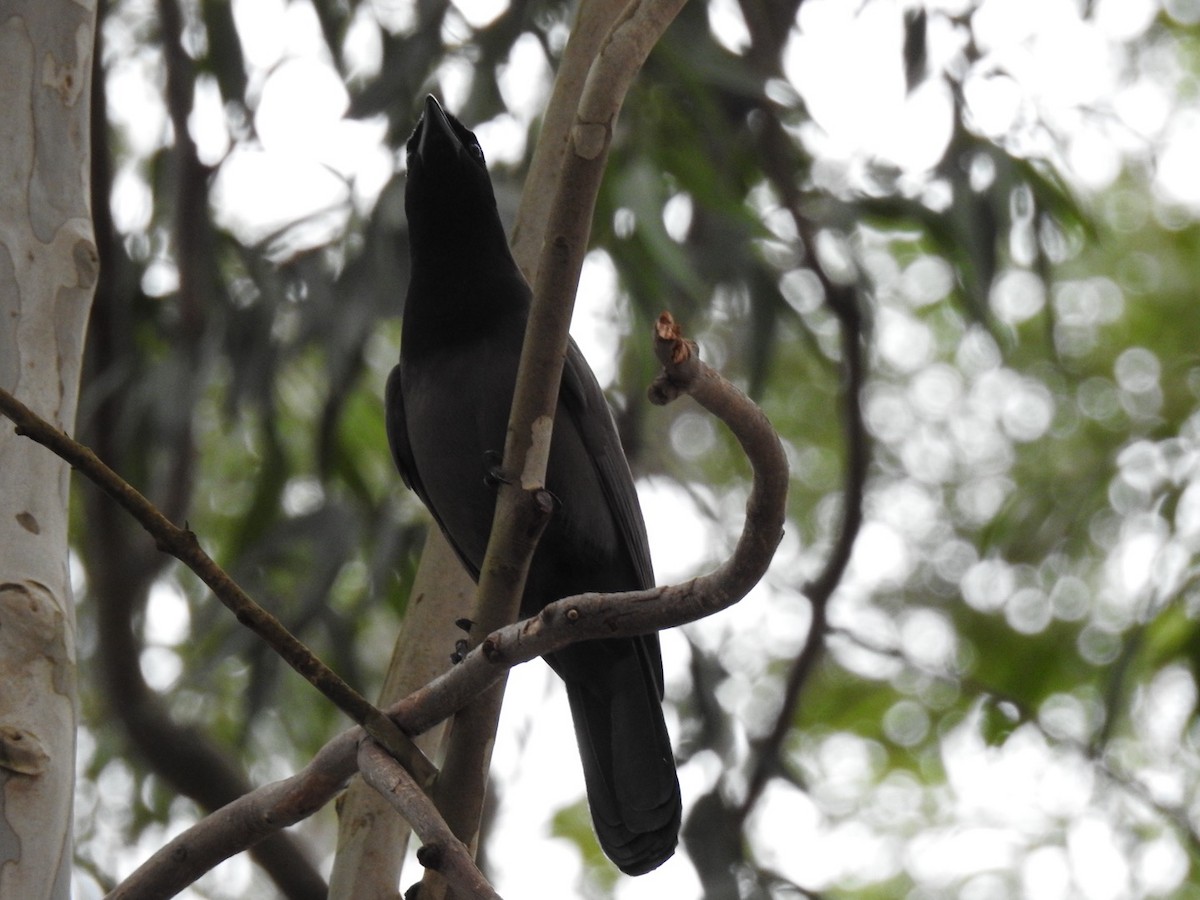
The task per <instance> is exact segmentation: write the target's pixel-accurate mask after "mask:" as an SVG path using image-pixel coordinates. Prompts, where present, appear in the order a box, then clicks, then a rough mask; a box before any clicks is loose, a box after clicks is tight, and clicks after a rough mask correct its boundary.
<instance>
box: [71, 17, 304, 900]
mask: <svg viewBox="0 0 1200 900" xmlns="http://www.w3.org/2000/svg"><path fill="white" fill-rule="evenodd" d="M105 12H106V4H103V3H102V4H101V5H100V8H99V10H98V14H99V15H100V17H101V20H102V19H103V16H104V14H105ZM159 18H160V23H161V30H162V42H163V47H164V53H163V58H164V63H165V69H166V76H167V85H168V89H167V103H168V111H169V113H170V116H171V122H172V125H173V128H174V130H175V141H174V144H173V146H172V148H171V150H170V151H169V156H168V159H169V162H170V168H171V173H172V176H171V179H170V182H171V185H172V195H173V199H172V203H171V210H172V229H173V231H172V234H173V239H172V242H173V249H172V252H173V254H174V257H175V259H176V262H177V265H178V271H179V295H178V297H179V299H178V303H179V306H180V309H181V310H182V309H184V308H186V309H189V310H192V312H191V313H190V314H189V315H188V317H187V322H188V327H180V328H176V329H174V330H173V331H172V332H171V333H170V334H169V335H167V339H168V340H169V341H170V343H171V358H172V359H174V360H177V361H178V362H179V371H181V372H186V373H188V377H187V379H186V380H184V379H180V380H178V381H176V382H175V384H174V387H175V388H176V393H175V394H174V395H173V402H174V403H175V404H176V408H177V409H178V410H185V409H190V404H191V400H190V399H189V398H191V397H194V396H195V394H196V393H197V390H198V385H202V384H203V383H204V381H205V379H204V375H203V359H202V356H203V354H202V352H201V347H202V346H203V341H202V333H203V330H204V329H203V328H202V327H201V325H202V323H203V322H204V321H205V313H206V311H208V310H209V309H210V307H211V305H212V304H213V302H214V292H213V287H214V285H215V283H216V282H215V278H214V277H213V274H212V273H214V272H215V271H216V264H215V262H214V244H215V241H214V233H213V229H212V225H211V222H210V221H209V215H208V191H209V175H210V172H209V171H208V169H207V167H206V166H204V165H202V164H201V162H200V160H199V157H198V154H197V151H196V146H195V143H194V141H192V139H191V136H190V134H189V133H188V129H187V121H188V116H189V113H190V112H191V110H192V98H193V94H194V85H195V71H194V70H195V63H194V62H193V61H192V60H191V58H190V57H189V56H188V55H187V53H186V52H185V51H184V49H183V45H182V30H183V22H182V16H181V14H180V9H179V6H178V3H177V2H168V0H162V2H161V3H160V7H159ZM104 31H105V29H104V28H103V27H98V28H97V29H96V48H95V52H94V54H93V65H94V70H93V76H92V133H91V164H92V211H93V213H92V214H93V221H94V227H95V232H96V244H97V250H98V252H99V255H100V271H101V278H100V280H99V282H98V283H97V289H96V298H95V303H94V304H93V307H92V316H91V320H90V323H89V328H88V338H87V353H86V357H85V361H86V366H87V369H86V372H87V374H86V376H85V378H84V390H85V394H84V404H83V410H84V414H83V415H81V423H82V426H83V427H85V428H86V429H87V433H88V434H89V441H90V442H91V443H92V445H93V446H94V447H95V449H96V451H97V453H98V454H99V456H100V457H101V458H103V459H105V460H108V461H109V462H110V463H112V464H113V465H114V466H116V467H117V468H119V469H121V470H123V471H125V472H126V473H133V472H137V473H140V474H141V476H142V478H143V481H144V483H145V484H146V485H147V488H146V490H147V493H148V494H149V495H150V496H152V497H155V499H156V500H157V502H158V504H159V506H160V508H162V509H163V511H164V514H165V515H166V516H167V518H169V519H172V520H175V521H178V520H180V519H182V518H183V517H184V516H185V515H186V510H187V508H188V507H189V506H190V504H191V502H192V494H193V491H194V487H195V480H194V477H193V475H194V465H195V459H196V454H195V435H194V429H193V426H192V422H191V416H190V414H183V415H181V414H178V413H177V412H172V413H171V414H169V415H166V416H158V417H152V419H153V421H154V422H155V425H156V427H155V430H154V432H153V435H154V437H153V439H151V440H147V439H146V435H145V433H143V432H141V429H140V428H139V429H133V428H130V427H129V425H130V422H131V420H132V419H133V418H134V417H136V416H140V415H145V412H144V411H141V410H139V408H138V400H137V399H136V393H137V392H136V391H130V390H127V387H129V386H130V385H133V384H136V383H137V382H138V381H139V380H140V379H142V378H143V377H144V375H145V371H144V368H143V367H144V359H143V358H142V356H141V355H140V353H139V351H137V350H136V349H135V347H134V344H135V343H136V336H137V333H138V329H135V328H134V327H133V324H132V320H133V318H134V315H135V313H134V310H135V309H137V308H138V307H139V305H140V304H141V303H142V302H143V301H144V298H143V297H142V296H141V294H140V290H139V287H138V276H137V273H135V272H134V271H133V267H132V266H131V264H130V260H129V257H128V255H127V251H126V249H125V247H124V245H123V244H122V241H121V237H120V235H118V234H117V232H116V228H115V226H114V224H113V220H112V213H111V209H110V194H111V190H112V178H113V176H112V158H111V153H110V148H109V138H110V129H109V127H108V120H107V92H106V90H105V88H106V85H105V71H104V67H103V59H104V56H105V54H104V53H103V34H104ZM184 320H185V319H184V316H182V315H181V316H180V317H179V320H178V322H179V324H181V325H182V324H183V323H184ZM179 391H182V392H183V396H180V395H179V393H178V392H179ZM135 432H137V434H136V437H133V438H132V439H131V434H133V433H135ZM158 463H162V465H157V464H158ZM81 500H82V502H83V503H84V504H85V507H84V508H85V510H86V513H85V518H86V520H87V523H88V528H87V529H86V531H85V533H84V534H83V536H82V540H83V550H84V552H83V560H84V564H85V566H86V567H87V573H88V585H89V589H88V593H89V596H90V598H91V599H92V603H93V606H94V609H95V614H96V620H97V623H96V624H97V631H96V634H97V653H96V655H97V663H98V665H97V667H96V668H97V676H98V681H99V684H100V685H101V687H102V690H103V694H104V696H105V701H106V705H107V708H108V710H109V713H110V716H111V718H112V719H113V720H114V721H115V722H117V723H118V724H119V725H120V726H121V728H122V729H123V730H124V732H125V734H126V737H127V740H128V742H129V744H130V745H131V749H132V752H134V753H135V754H137V755H139V756H141V757H142V758H143V759H144V760H145V761H146V763H147V764H148V766H149V768H150V770H151V771H153V772H154V773H155V774H156V775H158V776H159V777H161V778H162V779H163V780H164V782H165V783H166V784H168V785H169V786H170V787H171V788H172V789H173V790H176V791H178V792H179V793H180V794H182V795H184V796H186V797H188V798H190V799H192V800H193V801H195V802H196V803H197V804H198V805H199V806H200V807H201V809H203V810H204V811H205V812H206V813H208V812H212V811H213V810H216V809H219V808H220V807H222V806H224V805H225V804H227V803H229V802H230V801H231V800H234V799H236V798H237V797H240V796H242V795H243V794H245V793H246V792H248V791H250V790H251V789H252V785H251V783H250V781H249V779H248V778H247V777H246V774H245V770H244V768H243V767H242V766H241V765H240V763H239V761H238V760H237V759H236V758H235V757H234V755H233V754H232V753H230V752H229V750H228V749H227V748H225V747H223V746H221V745H220V744H219V743H218V742H216V741H215V740H213V739H212V738H211V737H210V735H208V734H207V733H206V732H204V731H203V730H202V729H200V728H197V727H194V726H190V725H186V724H182V723H180V722H178V721H177V720H176V719H175V718H173V716H172V715H171V713H170V710H169V709H168V707H167V704H166V703H165V702H164V701H163V698H162V697H161V696H159V695H158V693H156V692H155V691H153V690H152V689H151V688H150V687H149V686H148V685H147V684H146V681H145V678H144V677H143V675H142V672H141V668H140V666H139V665H138V660H139V658H140V656H141V652H142V649H143V647H142V640H141V637H140V635H139V633H138V631H137V629H136V627H135V624H134V623H135V622H136V621H137V618H138V613H139V612H140V611H141V610H143V609H144V608H145V603H146V598H147V596H148V594H149V590H150V587H151V585H152V584H153V583H154V581H155V579H156V578H158V577H160V575H161V572H162V570H163V568H164V567H165V565H166V562H167V560H168V557H165V556H163V555H161V554H158V553H156V552H155V550H154V547H153V546H152V545H151V544H150V542H148V541H146V540H144V539H143V538H142V537H141V536H140V535H139V534H138V533H137V528H136V526H135V525H134V523H133V521H132V520H130V519H129V518H128V517H127V516H125V515H124V514H123V513H122V512H121V511H120V510H119V509H118V508H117V507H116V506H115V505H114V504H112V503H109V502H108V500H107V498H105V497H104V496H103V495H102V494H101V493H100V492H99V491H96V490H93V489H89V490H85V491H83V492H81ZM251 855H252V857H253V859H254V861H255V863H256V864H257V865H258V866H260V867H261V868H262V870H263V871H264V872H265V873H266V875H267V876H268V877H269V878H270V879H271V881H273V882H274V884H275V886H276V887H277V888H278V889H279V891H280V893H281V894H282V895H283V896H285V897H287V898H289V900H316V898H323V897H324V896H325V894H326V885H325V879H324V878H322V877H321V874H320V872H318V871H317V868H316V866H315V865H314V864H313V862H312V861H311V860H310V858H309V854H308V853H307V852H306V851H305V848H304V847H303V846H302V845H301V843H300V842H299V841H298V840H296V839H294V838H293V837H292V836H290V835H286V834H282V833H279V834H275V835H272V836H271V837H270V838H269V839H267V840H265V841H263V842H261V843H260V844H258V845H256V846H255V847H254V848H253V849H252V850H251Z"/></svg>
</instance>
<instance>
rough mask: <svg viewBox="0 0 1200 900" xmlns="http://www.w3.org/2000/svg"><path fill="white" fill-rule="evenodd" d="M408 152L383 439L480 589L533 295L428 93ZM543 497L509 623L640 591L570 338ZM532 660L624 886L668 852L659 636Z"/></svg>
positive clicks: (461, 140)
mask: <svg viewBox="0 0 1200 900" xmlns="http://www.w3.org/2000/svg"><path fill="white" fill-rule="evenodd" d="M407 149H408V182H407V186H406V189H405V190H406V193H405V209H406V211H407V213H408V233H409V244H410V247H411V255H412V275H411V280H410V282H409V286H408V300H407V302H406V305H405V309H404V329H403V332H402V336H401V342H400V364H399V365H398V366H396V367H395V369H393V370H392V374H391V376H390V377H389V378H388V383H387V432H388V441H389V443H390V444H391V448H392V455H393V457H394V458H395V461H396V466H397V468H399V470H400V475H401V476H402V477H403V479H404V482H405V484H407V485H408V486H409V487H410V488H411V489H412V490H414V491H416V493H417V495H418V496H419V497H420V498H421V500H422V501H424V503H425V505H426V506H427V507H428V508H429V511H430V512H431V513H432V514H433V517H434V519H435V520H436V521H437V523H438V525H439V526H441V529H442V531H443V532H444V533H445V535H446V537H447V539H448V540H449V542H450V544H451V546H453V547H454V549H455V551H456V552H457V554H458V557H459V559H461V560H462V562H463V565H464V566H466V568H467V570H468V571H469V572H470V573H471V574H472V576H474V577H475V578H476V579H477V580H478V578H479V569H480V566H481V565H482V563H483V555H484V551H485V550H486V548H487V541H488V534H489V532H490V530H491V524H492V513H493V510H494V508H495V502H496V492H495V487H494V483H495V482H494V478H493V477H492V470H493V469H494V467H495V465H496V460H498V459H499V455H500V454H501V453H502V452H503V449H504V438H505V433H506V431H507V427H508V415H509V410H510V408H511V406H512V396H513V389H514V386H515V384H516V376H517V364H518V360H519V358H520V354H521V342H522V339H523V337H524V334H525V323H526V320H527V318H528V315H529V304H530V299H531V294H530V290H529V286H528V284H527V283H526V281H525V278H524V276H523V275H522V274H521V272H520V270H519V269H518V268H517V265H516V263H515V262H514V261H513V258H512V254H511V252H510V251H509V248H508V241H507V239H506V237H505V234H504V227H503V225H502V224H501V223H500V216H499V213H498V212H497V210H496V198H495V195H494V193H493V191H492V183H491V179H490V178H489V177H488V171H487V167H486V165H485V164H484V159H483V151H482V149H480V146H479V142H478V141H477V140H476V139H475V135H474V134H472V133H471V132H470V131H468V130H467V128H465V127H464V126H463V125H462V123H460V122H459V121H458V120H457V119H456V118H454V117H453V116H451V115H448V114H447V113H446V112H444V111H443V110H442V108H441V106H439V105H438V102H437V101H436V100H435V99H434V98H433V97H428V98H426V100H425V111H424V114H423V115H422V116H421V119H420V120H419V121H418V122H417V127H416V130H414V131H413V133H412V136H411V137H410V138H409V139H408V148H407ZM546 487H547V488H548V489H549V490H550V491H551V493H553V494H554V496H555V497H556V498H557V500H558V502H559V505H558V508H557V509H556V510H555V512H554V514H553V516H552V517H551V519H550V522H549V524H548V525H547V527H546V530H545V532H544V534H543V536H542V539H541V542H540V543H539V544H538V548H537V551H536V553H535V554H534V557H533V560H532V564H531V567H530V571H529V578H528V581H527V583H526V588H525V594H524V597H523V598H522V603H521V614H522V615H523V616H529V615H533V614H535V613H537V612H538V611H539V610H540V609H541V608H542V607H543V606H545V605H546V604H547V603H550V602H552V601H554V600H557V599H560V598H562V597H568V596H571V595H572V594H578V593H582V592H585V591H626V590H638V589H642V588H648V587H652V586H653V584H654V575H653V571H652V569H651V565H650V549H649V546H648V543H647V540H646V527H645V524H644V523H643V521H642V513H641V507H640V506H639V505H638V499H637V492H636V491H635V490H634V486H633V478H632V476H631V475H630V472H629V464H628V463H627V462H626V459H625V454H624V452H623V451H622V449H621V443H620V440H619V438H618V437H617V430H616V426H615V425H614V423H613V419H612V413H611V412H610V411H609V408H608V405H607V403H606V401H605V399H604V394H603V393H602V391H601V390H600V386H599V384H598V383H597V382H596V376H595V375H593V374H592V370H591V369H590V368H589V367H588V364H587V362H586V361H585V360H584V358H583V355H582V354H581V353H580V352H579V348H578V347H576V346H575V343H574V341H572V342H571V344H570V348H569V349H568V351H567V358H566V364H565V366H564V369H563V380H562V387H561V389H560V392H559V397H558V407H557V410H556V412H555V420H554V436H553V439H552V441H551V449H550V460H549V465H548V467H547V471H546ZM546 661H547V662H548V663H549V664H550V666H551V667H552V668H553V669H554V671H555V672H557V673H558V675H559V676H560V677H561V678H562V680H563V681H564V682H565V683H566V688H567V698H568V700H569V701H570V706H571V716H572V719H573V720H574V725H575V736H576V739H577V741H578V743H579V753H580V757H581V758H582V761H583V774H584V779H585V781H586V784H587V795H588V803H589V805H590V807H591V811H592V821H593V823H594V825H595V828H596V835H597V837H598V838H599V841H600V846H601V847H603V848H604V852H605V853H606V854H607V855H608V857H609V859H611V860H612V861H613V862H614V863H616V865H617V866H618V867H619V868H620V869H621V870H622V871H623V872H625V873H627V874H630V875H640V874H642V873H645V872H649V871H650V870H651V869H654V868H657V867H658V866H659V865H661V864H662V863H663V862H665V861H666V860H667V859H668V858H669V857H670V856H671V854H672V853H674V852H675V844H676V842H677V839H678V835H679V822H680V811H681V807H680V798H679V781H678V779H677V778H676V775H675V763H674V757H673V755H672V752H671V741H670V738H669V737H668V735H667V728H666V725H665V723H664V721H663V713H662V695H663V675H662V657H661V654H660V651H659V645H658V636H657V635H646V636H643V637H637V638H619V639H604V640H597V641H587V642H582V643H577V644H574V645H572V646H570V647H568V648H566V649H564V650H561V651H559V652H557V653H555V654H552V655H550V656H547V657H546Z"/></svg>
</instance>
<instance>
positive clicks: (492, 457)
mask: <svg viewBox="0 0 1200 900" xmlns="http://www.w3.org/2000/svg"><path fill="white" fill-rule="evenodd" d="M483 470H484V475H483V483H484V484H486V485H487V486H488V487H490V488H494V487H499V486H500V485H502V484H512V479H511V478H509V477H508V476H507V475H505V474H504V454H503V453H498V452H496V451H495V450H485V451H484V454H483Z"/></svg>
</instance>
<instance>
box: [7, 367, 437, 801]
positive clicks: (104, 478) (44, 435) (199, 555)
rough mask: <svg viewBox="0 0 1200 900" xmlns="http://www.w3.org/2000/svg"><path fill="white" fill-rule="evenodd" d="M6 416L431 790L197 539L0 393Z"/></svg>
mask: <svg viewBox="0 0 1200 900" xmlns="http://www.w3.org/2000/svg"><path fill="white" fill-rule="evenodd" d="M0 413H3V414H4V415H5V416H7V417H8V418H9V419H11V420H12V421H13V422H14V424H16V426H17V429H16V431H17V434H19V435H22V436H24V437H27V438H29V439H30V440H32V441H35V442H37V443H39V444H41V445H42V446H43V447H46V448H47V449H49V450H51V451H52V452H54V453H56V454H57V455H58V456H60V457H62V458H63V459H65V460H66V461H67V462H69V463H70V464H71V465H72V466H73V467H74V468H76V469H78V470H79V471H80V472H82V473H83V474H84V475H86V476H87V477H88V478H90V479H91V480H92V481H93V482H95V484H96V485H98V486H99V487H100V489H101V490H103V491H104V492H105V493H106V494H108V495H109V496H110V497H112V498H113V499H114V500H116V501H117V503H119V504H120V505H121V506H122V507H124V508H125V510H126V511H128V512H129V514H130V515H132V516H133V517H134V518H135V519H137V521H138V522H139V523H140V524H141V526H142V527H143V528H145V529H146V531H148V532H149V533H150V535H151V537H153V538H154V543H155V546H157V547H158V549H159V550H161V551H162V552H164V553H168V554H170V555H171V556H173V557H175V558H176V559H178V560H179V561H180V562H182V563H183V564H184V565H186V566H187V567H188V568H189V569H191V570H192V571H193V572H195V573H196V575H197V576H198V577H199V578H200V580H201V581H203V582H204V583H205V584H206V585H208V587H209V589H210V590H212V592H213V594H215V595H216V597H217V599H218V600H220V601H221V603H223V604H224V605H225V606H226V607H227V608H228V609H229V611H230V612H232V613H233V614H234V615H235V616H237V619H238V621H239V622H241V623H242V624H243V625H245V626H246V627H247V628H249V629H250V630H251V631H253V632H254V633H255V634H257V635H258V636H259V637H261V638H262V639H263V640H264V641H266V642H267V643H268V644H269V645H270V646H271V648H272V649H273V650H275V652H276V653H278V654H279V655H280V656H281V657H283V659H284V661H286V662H287V664H288V665H290V666H291V667H292V668H293V669H295V670H296V671H297V672H299V673H300V674H301V675H303V676H304V677H305V678H306V679H307V680H308V681H309V683H310V684H312V685H313V686H314V687H315V688H317V690H319V691H320V692H321V693H322V694H324V695H325V696H326V697H328V698H329V699H330V700H331V701H332V702H333V703H334V704H335V705H336V706H337V707H338V709H340V710H342V711H343V712H344V713H346V715H348V716H349V717H350V718H351V719H353V720H354V721H355V722H357V723H359V724H360V725H362V726H363V727H364V728H365V729H366V730H367V732H368V733H369V734H370V735H371V736H372V737H373V738H375V739H376V740H377V741H379V743H380V744H382V745H383V746H385V747H386V748H387V749H388V752H389V753H391V754H392V755H394V756H395V757H396V758H397V759H398V760H400V762H401V763H402V764H403V765H404V767H405V768H406V769H408V770H409V771H410V772H412V773H413V777H414V778H416V779H417V781H418V783H420V784H421V785H422V786H425V787H428V786H429V785H430V784H432V783H433V779H434V777H435V776H436V775H437V769H436V768H435V767H434V765H433V763H431V762H430V761H429V760H428V759H426V757H425V755H424V754H423V753H422V752H421V751H420V750H418V749H417V747H416V746H415V745H414V744H413V742H412V741H411V740H410V739H409V737H408V736H407V735H405V734H404V733H403V732H401V731H400V730H399V729H398V728H397V727H396V725H395V723H393V722H392V721H391V720H389V719H388V717H387V716H385V715H384V714H383V713H382V712H380V711H379V710H378V709H377V708H376V707H374V706H372V705H371V704H370V703H368V702H367V700H366V699H365V698H364V697H363V696H362V695H361V694H359V693H358V692H357V691H355V690H354V688H352V687H350V685H348V684H347V683H346V682H345V681H343V680H342V679H341V677H339V676H338V674H337V673H336V672H334V671H333V670H332V669H330V668H329V667H328V666H327V665H325V664H324V663H323V662H321V660H320V659H318V658H317V656H316V655H315V654H314V653H313V652H312V651H311V650H309V649H308V647H306V646H305V645H304V644H303V643H302V642H301V641H300V640H299V639H298V638H296V637H295V635H293V634H292V633H291V632H290V631H288V630H287V629H286V628H285V627H284V626H283V623H281V622H280V621H279V620H278V619H277V618H275V617H274V616H273V615H271V614H270V613H269V612H267V611H266V610H265V609H263V608H262V607H261V606H259V605H258V604H257V603H255V602H254V601H253V600H252V599H251V598H250V596H249V595H248V594H247V593H246V592H245V591H244V590H242V588H241V586H240V585H238V583H237V582H236V581H234V580H233V578H231V577H230V575H229V573H227V572H226V571H225V570H224V569H222V568H221V567H220V566H219V565H217V563H216V562H215V561H214V560H213V558H212V557H211V556H209V555H208V554H207V553H206V552H205V551H204V549H203V548H202V547H201V546H200V542H199V541H198V540H197V539H196V535H195V533H194V532H192V531H191V530H190V529H188V528H180V527H178V526H177V525H175V524H174V523H173V522H171V521H170V520H169V519H168V518H167V517H166V516H164V515H163V514H162V513H161V512H160V511H159V510H158V508H157V507H155V506H154V504H152V503H151V502H150V501H149V500H147V499H146V498H145V497H144V496H142V494H141V493H140V492H139V491H138V490H137V489H136V488H135V487H133V485H131V484H129V482H127V481H125V480H124V479H123V478H121V476H119V475H118V474H117V473H116V472H114V471H113V470H112V469H110V468H109V467H108V466H107V465H105V464H104V462H103V461H102V460H101V459H100V458H99V457H98V456H96V454H95V453H93V452H92V451H91V449H89V448H88V447H85V446H84V445H83V444H80V443H79V442H78V441H76V440H74V439H73V438H71V437H70V436H69V435H67V434H66V433H65V432H63V431H61V430H59V429H58V428H55V427H54V426H53V425H51V424H50V423H49V422H47V421H46V420H44V419H43V418H41V417H40V416H38V415H37V414H36V413H34V412H33V411H32V410H30V409H29V407H27V406H26V405H25V404H24V403H22V402H21V401H20V400H18V399H17V398H16V397H14V396H13V395H12V394H10V393H8V392H7V391H5V390H2V389H0Z"/></svg>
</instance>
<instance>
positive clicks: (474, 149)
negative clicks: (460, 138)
mask: <svg viewBox="0 0 1200 900" xmlns="http://www.w3.org/2000/svg"><path fill="white" fill-rule="evenodd" d="M467 150H468V151H470V153H471V155H472V156H473V157H475V158H476V159H477V160H479V161H480V162H483V148H482V147H480V146H479V142H478V141H471V142H470V143H468V144H467Z"/></svg>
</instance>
